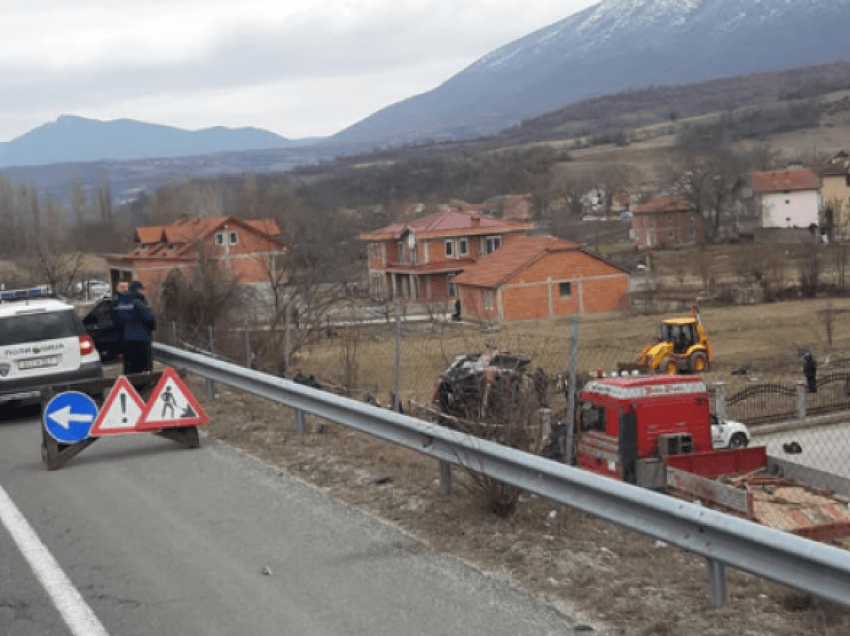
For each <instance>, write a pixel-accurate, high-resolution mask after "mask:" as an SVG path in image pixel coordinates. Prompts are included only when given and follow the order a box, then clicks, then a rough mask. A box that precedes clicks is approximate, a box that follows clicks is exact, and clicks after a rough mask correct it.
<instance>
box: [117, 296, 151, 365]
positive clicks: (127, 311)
mask: <svg viewBox="0 0 850 636" xmlns="http://www.w3.org/2000/svg"><path fill="white" fill-rule="evenodd" d="M143 288H144V286H143V285H142V283H141V282H139V281H133V283H131V285H130V287H129V289H127V287H126V285H125V284H121V285H119V286H118V295H117V296H116V297H115V300H114V301H113V302H112V307H111V308H110V310H109V313H110V315H111V316H112V323H113V324H114V325H115V326H116V327H118V328H120V329H121V333H122V337H121V352H122V353H123V354H124V375H127V374H130V373H141V372H144V371H150V370H151V369H152V367H153V360H152V356H151V338H152V335H151V332H152V331H154V330H155V329H156V315H155V314H154V313H153V310H152V309H151V308H150V306H149V305H148V303H147V301H146V300H145V297H144V296H142V295H141V294H140V293H139V290H141V289H143Z"/></svg>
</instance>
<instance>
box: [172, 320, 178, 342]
mask: <svg viewBox="0 0 850 636" xmlns="http://www.w3.org/2000/svg"><path fill="white" fill-rule="evenodd" d="M171 343H172V344H173V345H174V346H175V347H178V346H180V345H179V343H178V341H177V322H176V321H174V320H172V321H171Z"/></svg>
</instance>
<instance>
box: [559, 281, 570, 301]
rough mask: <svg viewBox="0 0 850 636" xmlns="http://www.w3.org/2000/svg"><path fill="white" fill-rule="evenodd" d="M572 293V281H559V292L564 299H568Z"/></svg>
mask: <svg viewBox="0 0 850 636" xmlns="http://www.w3.org/2000/svg"><path fill="white" fill-rule="evenodd" d="M571 293H572V285H570V283H558V294H559V295H560V296H561V298H562V299H563V300H566V299H568V298H569V297H570V294H571Z"/></svg>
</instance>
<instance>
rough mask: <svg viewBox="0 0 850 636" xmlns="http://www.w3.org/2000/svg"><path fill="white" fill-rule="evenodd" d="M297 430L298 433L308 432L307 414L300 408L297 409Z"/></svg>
mask: <svg viewBox="0 0 850 636" xmlns="http://www.w3.org/2000/svg"><path fill="white" fill-rule="evenodd" d="M295 432H296V433H297V434H298V435H304V433H306V432H307V414H306V413H305V412H304V411H300V410H298V409H295Z"/></svg>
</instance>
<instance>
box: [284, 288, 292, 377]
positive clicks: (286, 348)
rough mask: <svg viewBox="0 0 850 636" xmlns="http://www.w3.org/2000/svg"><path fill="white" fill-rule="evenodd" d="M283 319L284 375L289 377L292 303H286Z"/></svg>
mask: <svg viewBox="0 0 850 636" xmlns="http://www.w3.org/2000/svg"><path fill="white" fill-rule="evenodd" d="M284 316H285V318H284V321H283V377H285V378H288V377H289V350H290V349H289V347H290V345H289V329H290V325H291V324H292V304H291V303H286V311H285V312H284Z"/></svg>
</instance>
